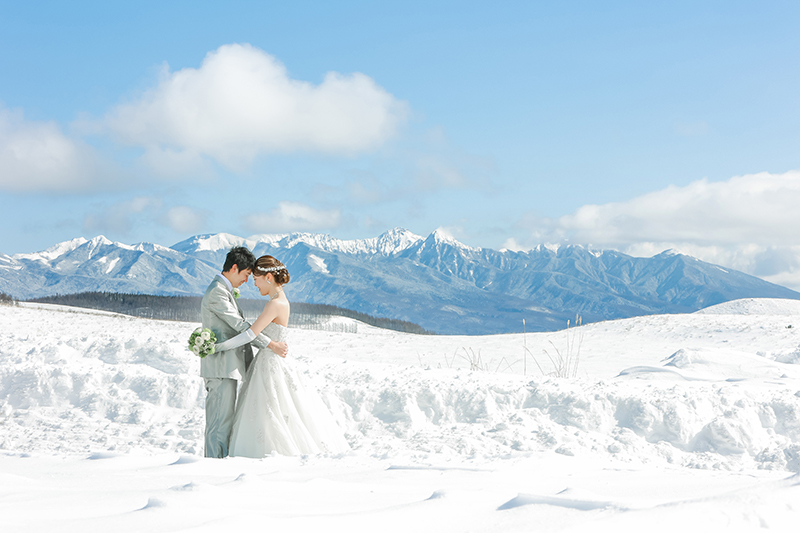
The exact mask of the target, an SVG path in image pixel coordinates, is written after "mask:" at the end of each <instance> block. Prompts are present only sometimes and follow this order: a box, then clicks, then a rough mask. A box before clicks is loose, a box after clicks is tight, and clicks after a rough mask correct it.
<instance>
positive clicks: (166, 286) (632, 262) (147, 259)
mask: <svg viewBox="0 0 800 533" xmlns="http://www.w3.org/2000/svg"><path fill="white" fill-rule="evenodd" d="M233 245H244V246H247V247H248V248H250V249H252V250H253V253H254V254H255V255H256V256H259V255H264V254H270V255H274V256H276V257H278V258H279V259H281V260H282V261H283V262H284V263H286V265H287V267H288V268H289V270H290V272H291V274H292V282H291V283H290V284H289V285H287V288H286V290H287V294H288V295H289V297H290V299H292V300H295V301H306V302H310V303H315V304H327V305H333V306H337V307H341V308H346V309H352V310H355V311H357V312H360V313H365V314H367V315H372V316H383V317H388V318H392V319H397V320H401V321H407V322H412V323H416V324H419V325H420V326H422V327H423V328H425V329H426V330H430V331H434V332H437V333H449V334H484V333H504V332H517V331H521V330H522V319H523V318H524V319H526V322H527V328H528V330H529V331H547V330H557V329H562V328H563V327H565V325H566V321H567V320H569V319H573V320H574V318H575V316H576V315H581V317H582V318H583V322H584V323H588V322H595V321H598V320H607V319H615V318H626V317H631V316H638V315H646V314H654V313H687V312H694V311H697V310H699V309H702V308H705V307H708V306H712V305H716V304H720V303H723V302H727V301H730V300H738V299H742V298H784V299H800V293H797V292H795V291H792V290H790V289H787V288H785V287H781V286H778V285H774V284H771V283H768V282H766V281H764V280H762V279H759V278H756V277H754V276H749V275H747V274H744V273H742V272H737V271H735V270H731V269H723V268H721V267H719V266H716V265H712V264H710V263H705V262H703V261H699V260H698V259H695V258H693V257H690V256H686V255H682V254H679V253H675V252H674V251H666V252H663V253H661V254H658V255H656V256H654V257H650V258H638V257H631V256H629V255H626V254H623V253H620V252H616V251H613V250H593V249H588V248H586V247H583V246H576V245H565V246H557V247H553V246H538V247H536V248H534V249H533V250H530V251H527V252H515V251H510V250H500V251H498V250H492V249H488V248H473V247H470V246H467V245H464V244H463V243H460V242H458V241H457V240H455V239H453V238H452V237H450V236H448V235H446V234H444V233H442V232H440V231H435V232H433V233H431V234H430V235H428V236H427V237H422V236H419V235H415V234H414V233H412V232H409V231H408V230H405V229H402V228H395V229H393V230H390V231H388V232H386V233H384V234H382V235H379V236H378V237H374V238H370V239H360V240H341V239H336V238H334V237H331V236H330V235H324V234H314V233H292V234H281V235H254V236H250V237H247V238H243V237H238V236H235V235H230V234H224V233H220V234H213V235H197V236H194V237H191V238H189V239H186V240H184V241H181V242H179V243H177V244H175V245H174V246H172V247H170V248H167V247H164V246H159V245H157V244H150V243H140V244H136V245H127V244H121V243H115V242H112V241H110V240H108V239H106V238H105V237H102V236H98V237H95V238H94V239H91V240H86V239H73V240H71V241H67V242H64V243H60V244H57V245H55V246H53V247H51V248H49V249H47V250H45V251H43V252H39V253H34V254H17V255H13V256H9V255H0V292H4V293H7V294H10V295H12V296H14V297H16V298H19V299H30V298H35V297H40V296H49V295H54V294H73V293H79V292H89V291H96V292H118V293H140V294H156V295H185V296H193V295H200V294H202V293H203V292H204V291H205V288H206V286H207V285H208V283H209V281H210V280H211V279H212V278H213V277H214V275H216V273H217V272H218V271H219V269H220V267H221V265H222V263H223V261H224V257H225V254H226V253H227V251H228V249H229V248H230V247H231V246H233ZM243 295H244V296H246V297H249V298H260V296H259V295H258V293H257V292H256V291H255V289H254V287H253V286H252V285H248V286H246V287H243Z"/></svg>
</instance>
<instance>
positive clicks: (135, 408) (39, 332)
mask: <svg viewBox="0 0 800 533" xmlns="http://www.w3.org/2000/svg"><path fill="white" fill-rule="evenodd" d="M66 309H69V308H66ZM72 311H73V312H66V310H65V309H64V308H62V309H56V308H24V307H23V308H14V307H4V306H0V321H2V325H3V327H2V330H1V331H0V428H2V431H0V449H3V450H7V451H13V452H27V453H42V452H47V453H51V452H59V453H100V452H103V453H107V452H115V453H121V452H130V451H136V450H140V451H147V452H154V451H170V452H178V453H183V454H187V455H194V456H197V455H199V454H201V453H202V430H203V420H204V413H203V400H204V396H205V391H204V390H203V384H202V380H201V379H200V378H199V377H198V373H199V361H198V360H197V358H196V357H195V356H193V355H192V354H191V353H189V352H188V351H187V350H186V349H185V341H186V338H188V335H189V333H190V332H191V331H192V329H193V328H194V327H195V326H196V325H195V324H188V323H179V322H166V321H156V320H146V319H139V318H131V317H125V316H120V315H102V314H94V313H85V312H82V311H80V310H75V309H73V310H72ZM651 318H653V319H652V320H650V321H649V322H644V321H642V320H640V321H638V322H635V323H634V322H631V321H619V322H610V323H604V324H603V325H602V326H597V327H595V328H594V329H591V330H587V332H589V333H590V338H589V339H588V340H586V341H585V342H587V344H588V343H589V341H590V340H595V341H598V342H599V341H600V340H601V339H602V340H603V342H606V343H608V346H611V347H613V350H611V351H609V352H605V353H599V352H598V351H597V350H598V349H597V348H595V350H596V351H595V353H594V355H591V356H590V355H587V356H586V361H585V365H586V366H585V368H586V369H588V371H587V372H586V375H585V377H582V378H579V379H561V378H555V377H548V376H541V375H538V376H534V377H531V376H523V375H519V374H514V373H498V372H481V371H470V370H468V369H465V368H456V367H455V366H457V365H454V366H453V367H451V368H448V367H445V368H437V366H441V365H432V364H429V363H427V362H426V360H425V359H423V358H422V357H421V356H420V354H422V353H430V352H433V351H437V350H441V349H442V347H443V346H445V343H447V342H453V340H452V339H448V338H447V337H430V336H416V335H406V334H400V333H396V332H393V333H391V334H389V333H386V332H382V333H381V334H380V335H377V334H372V335H371V334H368V333H359V334H342V333H339V334H336V333H327V332H319V331H300V330H295V333H296V338H293V339H292V340H291V342H290V344H291V350H292V356H294V357H297V358H298V359H299V360H300V361H299V364H301V365H302V366H303V368H304V369H305V371H306V374H307V377H308V378H309V379H310V380H311V381H312V382H313V383H314V384H315V385H316V386H317V387H318V388H319V389H320V392H321V394H322V395H323V398H324V400H325V401H326V402H327V403H328V405H329V406H330V407H331V410H332V412H333V413H334V416H335V417H336V419H337V421H338V422H339V424H340V425H341V426H342V427H343V429H344V431H345V433H346V436H347V438H348V441H349V442H350V444H351V446H352V448H353V451H354V453H355V454H358V455H363V456H370V457H376V458H377V457H396V458H404V460H409V461H426V460H430V458H431V457H433V456H436V457H439V458H447V457H451V458H453V459H454V460H455V459H458V460H463V459H465V458H483V459H486V460H494V459H497V458H502V457H508V456H524V455H526V454H531V453H554V454H556V455H559V456H566V457H570V456H585V457H597V458H603V459H606V460H613V461H618V462H619V461H621V462H627V463H637V464H646V463H647V464H653V463H655V464H664V465H667V464H672V465H677V466H684V467H691V468H703V469H734V470H735V469H743V468H762V469H779V470H780V469H783V470H789V471H797V470H800V379H798V369H799V367H797V365H796V364H791V363H796V362H797V360H796V359H794V360H792V359H791V357H787V356H786V354H787V350H788V348H786V346H791V344H789V342H793V341H792V338H791V337H787V339H788V340H787V341H786V343H784V346H783V347H781V348H780V349H777V350H776V351H775V352H769V353H770V354H772V355H773V356H772V357H768V356H766V355H765V354H766V352H765V354H762V355H758V354H753V353H752V352H751V351H750V349H749V348H748V349H747V350H744V351H742V350H738V351H737V350H736V349H735V348H736V346H727V345H725V344H723V346H722V347H717V348H712V347H710V346H702V347H700V348H690V347H687V348H682V349H680V350H677V351H675V352H673V353H671V354H670V355H667V356H665V357H661V358H660V359H656V360H654V357H653V354H651V353H649V352H647V351H646V350H643V349H642V348H640V346H642V345H646V344H648V342H654V339H656V338H658V337H659V336H662V335H663V334H664V332H665V331H670V330H674V329H675V328H677V327H678V326H679V325H680V324H682V322H681V321H683V320H686V318H685V317H674V318H670V317H668V316H667V317H657V318H658V319H657V320H656V319H655V318H654V317H651ZM695 320H696V323H695V332H697V333H698V335H700V336H702V331H699V332H698V330H697V327H698V326H702V325H703V324H706V322H703V320H704V319H703V318H702V317H699V316H698V317H697V318H696V319H695ZM743 320H744V319H743ZM632 324H636V325H637V327H638V328H639V329H638V333H637V336H638V339H639V340H638V341H637V342H633V341H632V340H631V338H630V335H631V325H632ZM646 324H650V326H649V327H650V330H649V331H648V329H647V327H645V326H646ZM713 324H714V325H713V327H714V328H717V327H718V323H716V322H714V323H713ZM738 324H745V325H744V326H741V325H739V326H737V328H739V329H742V328H753V327H754V326H756V325H758V324H759V322H758V321H757V319H756V318H753V319H751V320H750V322H742V323H738ZM359 331H361V330H360V329H359ZM600 331H602V337H598V336H599V335H600ZM737 331H738V330H737ZM747 331H752V329H748V330H747ZM776 331H778V330H776ZM781 331H782V332H781V333H780V334H781V335H789V333H786V330H785V328H783V327H782V326H781ZM739 333H741V332H739ZM541 335H542V337H541V338H539V337H537V336H534V335H528V337H527V342H529V343H530V344H529V345H530V346H533V345H536V343H537V342H542V339H548V338H551V337H548V336H547V335H548V334H541ZM549 335H555V334H549ZM731 338H733V337H731ZM469 339H470V342H473V343H475V344H474V345H475V346H476V347H477V348H478V349H481V346H482V347H483V348H482V349H484V350H486V352H489V351H492V352H493V353H502V351H503V349H506V350H509V351H512V350H516V346H517V344H518V343H519V342H520V341H521V339H520V338H519V336H514V335H505V336H491V337H470V338H469ZM462 340H463V339H458V340H456V341H455V342H461V341H462ZM482 343H483V344H482ZM626 343H627V344H628V345H629V346H631V347H632V348H631V349H630V351H625V350H624V346H625V345H626ZM726 344H730V343H726ZM505 345H511V346H508V347H505V348H504V346H505ZM621 347H622V348H621ZM795 350H796V349H795ZM775 354H779V355H780V354H783V355H782V357H784V359H786V361H779V360H778V359H779V357H778V356H777V355H775ZM601 362H603V365H602V366H604V367H605V369H604V371H603V375H605V374H610V375H612V376H616V377H610V378H597V377H594V376H593V374H595V372H594V371H593V370H592V369H593V368H596V367H597V368H599V367H600V366H601ZM637 363H639V364H637ZM596 373H597V374H598V375H599V374H601V373H600V372H599V371H597V372H596Z"/></svg>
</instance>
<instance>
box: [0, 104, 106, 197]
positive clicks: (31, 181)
mask: <svg viewBox="0 0 800 533" xmlns="http://www.w3.org/2000/svg"><path fill="white" fill-rule="evenodd" d="M112 175H113V173H112V172H111V171H110V169H109V168H108V167H106V166H105V165H103V164H102V163H101V161H100V160H99V158H98V157H97V155H96V154H95V153H94V150H93V149H92V148H91V147H90V146H88V145H86V144H85V143H83V142H82V141H80V140H76V139H72V138H70V137H68V136H66V135H64V134H63V133H62V132H61V129H60V128H59V127H58V125H57V124H56V123H55V122H52V121H51V122H31V121H26V120H25V119H24V117H23V115H22V112H19V111H9V110H7V109H3V108H0V189H2V190H5V191H11V192H68V191H76V190H86V189H88V188H90V187H96V186H98V185H101V184H108V179H109V177H110V176H112Z"/></svg>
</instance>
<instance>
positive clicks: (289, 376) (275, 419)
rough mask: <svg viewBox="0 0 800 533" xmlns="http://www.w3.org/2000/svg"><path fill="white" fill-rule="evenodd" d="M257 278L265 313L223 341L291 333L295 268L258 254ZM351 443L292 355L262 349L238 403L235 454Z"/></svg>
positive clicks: (340, 447)
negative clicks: (287, 289) (286, 288)
mask: <svg viewBox="0 0 800 533" xmlns="http://www.w3.org/2000/svg"><path fill="white" fill-rule="evenodd" d="M253 281H254V283H255V286H256V287H257V288H258V290H259V292H261V295H262V296H267V295H268V296H269V298H270V299H269V301H268V302H267V303H266V305H265V306H264V310H263V311H262V312H261V315H260V316H259V317H258V318H257V319H256V321H255V322H253V325H252V326H251V327H250V329H249V330H246V331H244V332H243V333H240V334H239V335H237V336H236V337H233V338H232V339H229V340H227V341H225V342H224V343H222V344H218V345H217V350H220V349H221V350H230V349H232V348H235V347H237V346H240V345H242V344H245V343H248V342H250V341H251V340H252V339H254V338H255V336H256V335H258V334H259V333H260V332H261V331H262V330H263V331H265V333H266V334H267V335H269V337H270V338H271V339H273V340H276V341H278V340H279V341H284V342H285V341H286V337H287V334H288V332H289V328H288V325H289V312H290V306H289V301H288V300H287V299H286V295H285V294H284V292H283V285H284V284H285V283H288V282H289V271H288V270H287V269H286V267H285V266H284V265H283V263H281V262H280V261H278V260H277V259H275V258H274V257H272V256H270V255H264V256H261V257H259V258H258V260H257V261H256V265H255V267H254V268H253ZM349 449H350V447H349V446H348V445H347V442H346V441H345V439H344V436H343V435H342V432H341V430H340V429H339V427H338V426H337V425H336V422H335V421H334V420H333V417H332V416H331V413H330V412H329V411H328V409H327V407H325V404H324V403H323V402H322V399H321V398H320V397H319V395H318V394H317V392H316V390H314V389H313V388H312V387H310V386H309V385H308V384H306V383H305V382H304V380H303V379H302V377H301V375H300V373H299V372H298V371H297V369H296V368H295V366H294V364H293V362H292V361H291V360H287V359H285V358H284V357H281V356H279V355H277V354H276V353H275V352H273V351H272V350H269V349H264V350H261V351H259V352H258V355H257V356H256V358H255V359H254V360H253V362H252V363H251V364H250V368H248V370H247V374H246V376H245V379H244V384H243V385H242V391H241V393H240V395H239V402H238V404H237V405H236V414H235V417H234V421H233V430H232V431H231V440H230V445H229V454H230V455H231V456H242V457H265V456H267V455H269V454H271V453H272V452H277V453H279V454H282V455H303V454H313V453H338V452H344V451H347V450H349Z"/></svg>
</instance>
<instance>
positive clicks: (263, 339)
mask: <svg viewBox="0 0 800 533" xmlns="http://www.w3.org/2000/svg"><path fill="white" fill-rule="evenodd" d="M200 318H201V320H202V321H203V327H204V328H208V329H210V330H211V331H213V332H214V334H215V335H216V336H217V342H218V343H220V342H223V341H226V340H228V339H230V338H231V337H235V336H236V335H238V334H239V333H241V332H242V331H244V330H246V329H248V328H250V323H249V322H247V321H246V320H245V319H244V313H242V310H241V308H240V307H239V304H238V303H237V302H236V298H235V297H234V296H233V293H232V292H231V291H230V289H228V285H227V284H226V283H225V281H224V280H223V279H221V278H220V277H219V276H217V277H216V278H214V280H213V281H212V282H211V284H210V285H209V286H208V288H207V289H206V293H205V295H203V303H202V304H201V306H200ZM269 342H270V339H269V337H267V336H265V335H264V334H261V333H259V334H258V336H257V337H256V338H255V339H254V340H253V341H252V344H254V345H256V346H257V347H259V348H266V347H267V345H268V344H269ZM252 359H253V349H252V347H251V346H250V344H245V345H244V346H239V347H238V348H234V349H233V350H226V351H223V352H217V353H213V354H211V355H207V356H206V357H204V358H202V359H200V376H201V377H204V378H231V379H242V378H243V377H244V375H245V372H246V370H247V367H248V366H249V364H250V361H252Z"/></svg>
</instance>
